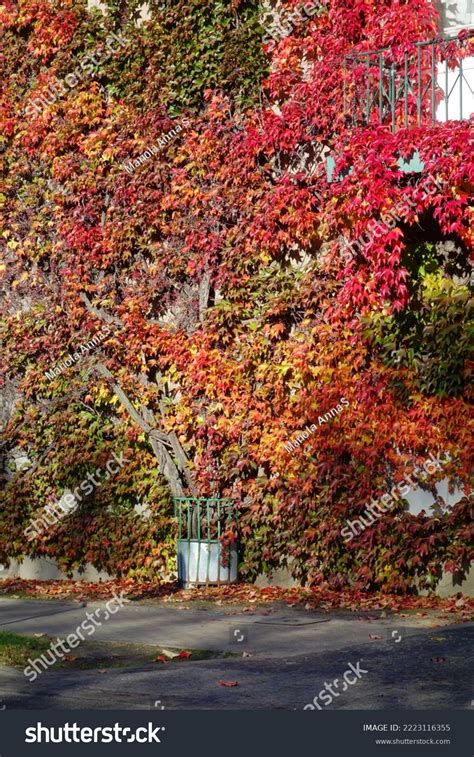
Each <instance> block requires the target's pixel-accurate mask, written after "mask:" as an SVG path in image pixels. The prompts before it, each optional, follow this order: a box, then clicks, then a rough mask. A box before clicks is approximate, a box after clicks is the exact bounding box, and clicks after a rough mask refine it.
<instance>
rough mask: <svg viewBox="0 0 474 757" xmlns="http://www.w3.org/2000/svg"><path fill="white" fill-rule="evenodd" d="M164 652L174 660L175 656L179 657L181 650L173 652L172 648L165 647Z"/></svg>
mask: <svg viewBox="0 0 474 757" xmlns="http://www.w3.org/2000/svg"><path fill="white" fill-rule="evenodd" d="M163 654H164V655H166V657H167V658H168V659H169V660H172V659H173V658H174V657H179V652H172V651H171V650H170V649H163Z"/></svg>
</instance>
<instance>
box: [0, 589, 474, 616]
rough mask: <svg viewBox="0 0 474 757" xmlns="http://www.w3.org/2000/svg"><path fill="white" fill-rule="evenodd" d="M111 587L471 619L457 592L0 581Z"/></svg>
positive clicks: (102, 593) (468, 604)
mask: <svg viewBox="0 0 474 757" xmlns="http://www.w3.org/2000/svg"><path fill="white" fill-rule="evenodd" d="M114 592H117V593H120V592H124V594H125V596H126V597H127V598H128V599H130V600H135V601H137V600H161V601H164V602H167V603H173V604H174V603H176V604H180V603H189V602H191V603H192V602H193V601H205V602H211V603H213V604H215V605H217V606H222V605H242V604H248V605H250V608H249V609H251V606H252V605H257V604H263V603H270V602H284V603H286V604H287V605H288V606H291V607H294V606H301V605H303V606H304V607H305V609H307V610H313V609H318V610H319V611H323V612H324V611H326V612H329V611H330V610H336V609H340V610H349V611H353V612H360V611H364V610H389V611H392V612H397V613H403V612H404V611H414V610H418V611H427V610H436V611H438V612H446V613H450V614H453V615H455V616H456V620H457V621H458V622H463V621H468V620H471V619H472V618H473V610H474V599H473V598H470V597H466V596H464V595H463V594H462V593H460V592H459V593H458V594H455V595H453V596H451V597H438V596H414V595H410V596H401V595H395V594H383V593H380V592H371V593H368V592H362V591H356V590H352V591H349V590H347V591H334V590H332V589H328V588H324V587H317V588H310V589H308V588H301V587H296V588H291V589H282V588H280V587H277V586H271V587H266V588H258V587H256V586H254V585H253V584H245V583H238V584H232V585H228V586H214V587H196V588H193V589H180V588H179V586H178V585H177V584H176V583H161V584H160V583H152V582H148V583H138V582H136V581H133V580H131V579H121V580H114V581H104V582H101V583H89V582H86V581H72V580H60V581H35V580H25V579H18V578H7V579H4V580H3V581H0V596H1V595H4V596H12V597H17V598H20V597H30V598H32V599H45V600H46V599H68V600H77V601H86V600H91V601H92V600H100V599H108V598H110V595H111V594H113V593H114Z"/></svg>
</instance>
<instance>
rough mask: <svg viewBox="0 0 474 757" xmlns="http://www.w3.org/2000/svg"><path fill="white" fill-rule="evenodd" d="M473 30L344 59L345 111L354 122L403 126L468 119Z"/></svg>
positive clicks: (472, 107)
mask: <svg viewBox="0 0 474 757" xmlns="http://www.w3.org/2000/svg"><path fill="white" fill-rule="evenodd" d="M473 56H474V31H469V32H465V33H464V36H462V37H456V38H452V39H434V40H429V41H426V42H417V43H415V44H414V45H413V46H411V48H410V50H407V49H404V50H400V49H395V48H385V49H382V50H370V51H367V52H362V53H361V52H357V53H355V54H354V55H351V56H348V57H346V59H345V65H344V71H343V82H344V83H343V87H344V89H343V107H344V114H345V115H346V118H347V119H348V122H349V124H351V125H352V126H363V125H369V124H375V123H382V124H385V125H387V126H388V127H389V128H390V129H391V130H392V131H396V130H397V129H399V128H407V127H414V126H428V125H434V124H436V123H438V122H440V121H449V120H464V119H469V118H470V116H471V115H472V114H473V113H474V57H473Z"/></svg>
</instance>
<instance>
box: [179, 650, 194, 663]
mask: <svg viewBox="0 0 474 757" xmlns="http://www.w3.org/2000/svg"><path fill="white" fill-rule="evenodd" d="M190 657H192V653H191V652H188V650H187V649H183V650H181V652H180V653H179V655H178V659H179V660H189V658H190Z"/></svg>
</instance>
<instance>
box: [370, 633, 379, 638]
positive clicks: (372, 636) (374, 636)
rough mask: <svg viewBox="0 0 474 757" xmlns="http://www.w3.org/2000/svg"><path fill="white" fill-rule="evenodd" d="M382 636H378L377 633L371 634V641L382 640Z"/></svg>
mask: <svg viewBox="0 0 474 757" xmlns="http://www.w3.org/2000/svg"><path fill="white" fill-rule="evenodd" d="M381 638H382V637H381V636H377V634H376V633H369V639H381Z"/></svg>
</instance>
